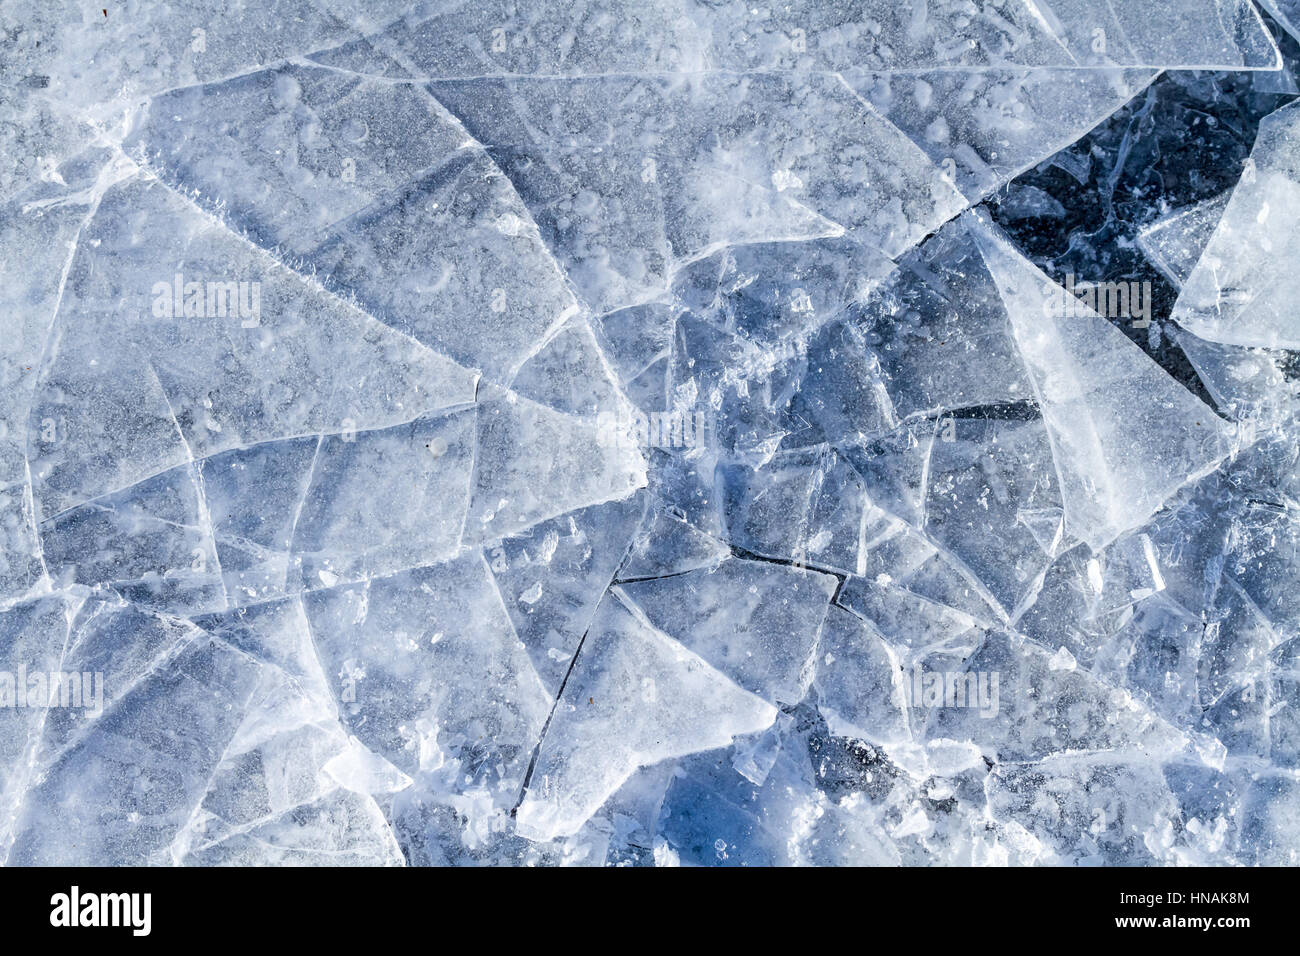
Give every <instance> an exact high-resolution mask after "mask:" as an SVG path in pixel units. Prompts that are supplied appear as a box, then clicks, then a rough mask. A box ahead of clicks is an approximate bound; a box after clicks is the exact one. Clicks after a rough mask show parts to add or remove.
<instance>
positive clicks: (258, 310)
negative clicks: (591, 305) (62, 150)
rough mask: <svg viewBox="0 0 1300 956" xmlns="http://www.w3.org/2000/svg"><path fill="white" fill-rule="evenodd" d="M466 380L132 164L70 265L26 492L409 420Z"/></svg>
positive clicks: (63, 493)
mask: <svg viewBox="0 0 1300 956" xmlns="http://www.w3.org/2000/svg"><path fill="white" fill-rule="evenodd" d="M127 220H129V221H130V222H132V223H133V224H134V225H133V226H132V228H131V229H124V228H122V227H121V223H122V222H123V221H127ZM144 236H155V237H157V236H166V237H167V239H166V241H165V242H158V243H149V242H145V241H144V240H143V237H144ZM87 356H90V358H87ZM476 381H477V375H476V374H475V373H474V372H471V371H470V370H468V369H466V368H463V367H461V366H458V365H456V364H455V363H453V362H451V361H450V360H448V359H447V358H445V357H444V356H442V355H439V354H437V353H435V352H433V351H431V350H430V349H428V348H426V347H424V346H422V345H421V344H420V343H419V342H416V341H415V340H414V339H412V338H410V337H408V336H405V335H402V334H401V333H399V332H395V331H393V330H392V329H390V328H388V327H387V326H385V325H383V324H382V323H380V322H377V321H375V320H374V319H373V318H371V317H370V316H368V315H367V314H366V313H364V312H362V311H361V310H360V309H358V308H356V307H355V306H352V305H350V304H348V303H347V302H344V301H343V300H341V299H339V298H337V297H336V296H333V295H331V294H329V293H328V292H325V291H324V290H323V289H321V288H320V287H319V286H318V285H316V284H314V283H312V282H311V281H310V280H307V279H304V278H303V277H302V276H300V275H298V274H297V273H295V272H292V271H291V270H289V269H287V268H285V267H284V266H283V265H281V264H280V263H279V262H277V261H276V260H275V259H273V258H272V257H271V256H270V255H268V254H267V253H266V252H264V251H263V250H261V249H259V248H258V247H256V246H255V245H253V244H252V243H250V242H248V241H246V240H244V239H242V238H241V237H239V236H237V235H234V234H232V233H231V232H229V231H228V230H227V229H225V228H224V227H223V226H222V225H221V224H220V223H219V222H217V221H216V220H214V219H212V218H211V217H209V216H207V215H205V214H204V213H202V212H200V211H199V210H198V209H197V208H196V207H194V206H193V205H192V204H190V203H189V202H187V201H186V200H185V199H183V198H182V197H181V196H179V195H177V194H176V193H174V192H173V191H172V190H170V189H169V188H167V187H166V186H164V185H163V184H162V183H160V182H158V181H157V180H155V179H152V178H149V177H147V176H144V175H140V176H137V177H134V178H132V179H130V180H128V181H126V182H124V183H122V184H120V185H118V186H116V187H114V188H113V189H111V190H109V192H108V193H107V194H106V195H105V196H104V199H103V202H102V203H101V204H100V206H99V210H98V212H97V214H96V217H95V219H94V220H93V221H92V222H91V223H90V225H89V226H88V227H87V229H86V230H85V234H84V235H83V237H82V241H81V242H80V244H79V245H78V248H77V253H76V255H75V257H74V258H73V261H72V265H71V268H70V270H69V273H68V277H67V281H66V283H65V287H64V291H63V297H62V300H61V303H60V308H59V315H58V318H57V320H56V321H55V325H54V330H53V332H52V334H51V344H50V347H49V350H48V353H47V355H46V358H45V365H44V366H43V367H42V369H41V374H40V377H39V379H38V381H37V390H36V395H35V398H34V401H33V407H32V411H31V418H30V430H29V441H30V445H31V447H30V452H29V454H30V458H31V460H32V465H33V472H34V473H33V478H34V486H35V487H34V490H35V496H36V501H37V504H38V506H39V507H40V509H41V518H42V519H45V518H48V517H51V516H53V515H55V514H57V513H58V512H60V511H63V510H65V509H67V508H69V507H71V506H73V505H76V504H80V503H81V502H83V501H85V500H87V499H90V498H94V497H96V496H98V495H101V494H104V493H107V492H111V491H115V490H117V489H119V488H123V487H126V486H128V485H130V484H134V483H135V482H137V481H140V480H142V479H143V478H146V477H148V476H149V475H153V474H156V473H158V472H160V471H163V470H165V469H166V468H169V467H172V466H174V465H178V464H181V463H183V462H185V461H187V460H189V459H190V458H191V455H192V456H193V457H194V458H201V457H205V456H207V455H212V454H215V453H217V452H220V451H224V450H227V449H230V448H236V447H240V446H243V445H247V444H251V443H253V442H257V441H265V440H267V439H272V438H288V437H293V436H297V435H304V434H311V433H319V432H322V431H324V432H344V431H348V430H356V429H358V428H375V427H382V426H384V425H393V424H396V423H398V422H404V421H410V420H411V419H413V418H416V417H417V416H418V415H420V414H421V413H424V412H428V411H432V410H435V409H440V408H446V407H448V406H451V405H455V404H462V403H468V402H471V401H473V398H474V389H475V385H476ZM343 383H346V384H343ZM72 422H79V423H80V424H79V425H78V427H75V428H74V427H72V425H71V423H72Z"/></svg>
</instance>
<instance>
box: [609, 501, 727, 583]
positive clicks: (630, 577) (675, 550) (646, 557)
mask: <svg viewBox="0 0 1300 956" xmlns="http://www.w3.org/2000/svg"><path fill="white" fill-rule="evenodd" d="M729 557H731V549H730V548H729V547H728V546H727V545H726V544H724V543H723V542H722V541H720V540H718V539H717V538H714V537H711V536H710V535H708V534H705V533H704V532H703V531H700V530H699V529H697V528H695V527H694V526H693V525H691V524H690V523H689V522H687V521H684V520H682V519H681V518H679V517H678V516H677V515H674V514H671V513H669V512H668V511H665V510H662V509H661V508H659V507H652V508H651V509H650V510H649V511H648V512H647V514H646V517H645V521H644V522H643V523H642V525H641V527H640V528H639V529H638V531H637V535H636V539H635V541H634V542H633V544H632V547H631V550H630V551H629V552H628V555H627V559H626V560H625V561H624V562H623V564H622V565H621V566H620V567H619V570H618V580H620V581H636V580H639V579H642V578H661V577H665V576H667V575H669V574H681V573H682V572H683V571H695V570H697V569H699V568H713V567H717V566H718V565H719V564H721V563H722V562H723V561H725V560H726V559H727V558H729Z"/></svg>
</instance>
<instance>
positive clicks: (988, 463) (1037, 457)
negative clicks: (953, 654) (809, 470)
mask: <svg viewBox="0 0 1300 956" xmlns="http://www.w3.org/2000/svg"><path fill="white" fill-rule="evenodd" d="M929 447H930V455H929V459H928V461H927V463H926V483H925V485H924V512H923V520H922V523H921V524H920V526H919V527H920V530H921V531H922V533H923V534H924V535H925V536H926V537H927V538H928V539H929V540H930V541H932V542H934V543H935V544H936V545H937V546H938V547H939V548H940V549H941V550H942V551H943V553H944V554H945V556H946V557H947V558H948V559H949V560H951V561H952V562H953V564H954V566H955V567H957V568H959V569H961V570H962V571H963V572H964V573H965V574H966V575H967V576H968V577H969V578H970V580H971V581H972V583H973V584H975V585H977V587H978V589H979V590H980V591H981V593H982V596H983V597H984V598H985V599H986V600H987V601H988V603H989V605H990V606H991V607H993V608H995V609H997V612H998V614H999V616H1001V617H1003V619H1005V616H1009V615H1011V614H1013V613H1014V612H1015V610H1016V609H1017V608H1018V607H1019V606H1020V605H1021V604H1022V602H1024V601H1026V600H1027V599H1029V598H1032V596H1033V595H1034V594H1035V593H1036V592H1037V590H1038V587H1039V585H1040V583H1041V581H1042V575H1043V573H1044V572H1045V571H1046V569H1047V566H1048V565H1049V564H1050V563H1051V560H1052V558H1053V557H1055V555H1056V551H1055V548H1056V547H1057V546H1058V545H1059V536H1058V535H1057V534H1054V533H1052V532H1051V531H1048V532H1046V533H1045V532H1044V529H1043V527H1042V521H1043V519H1044V518H1045V517H1046V519H1047V521H1049V522H1051V521H1052V518H1053V517H1055V523H1056V524H1057V526H1059V521H1060V517H1059V512H1060V507H1061V485H1060V482H1059V480H1058V477H1057V471H1056V468H1055V467H1054V465H1053V461H1052V446H1051V443H1050V442H1049V440H1048V433H1047V430H1046V428H1044V426H1043V422H1042V421H1041V420H1036V419H1032V418H1031V419H1029V420H1015V419H997V418H986V419H981V418H951V419H946V420H945V421H942V422H940V423H939V428H938V430H937V434H936V437H935V438H933V439H932V441H931V443H930V446H929ZM868 493H870V491H868Z"/></svg>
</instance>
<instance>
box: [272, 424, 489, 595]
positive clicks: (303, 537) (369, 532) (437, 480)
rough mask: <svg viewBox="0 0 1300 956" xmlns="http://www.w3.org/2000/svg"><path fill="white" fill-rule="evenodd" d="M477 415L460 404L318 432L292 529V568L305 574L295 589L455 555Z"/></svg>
mask: <svg viewBox="0 0 1300 956" xmlns="http://www.w3.org/2000/svg"><path fill="white" fill-rule="evenodd" d="M475 417H476V416H475V411H474V410H473V409H461V410H458V411H454V412H450V413H448V414H445V415H434V416H429V417H426V418H420V419H418V420H416V421H413V422H410V423H409V424H405V425H398V426H396V427H393V428H385V429H377V430H374V431H362V432H356V433H349V432H345V433H342V434H339V435H329V436H326V437H324V438H322V439H321V442H320V447H319V449H318V451H317V452H316V454H315V456H314V458H313V460H312V461H311V463H310V465H309V473H310V484H309V485H308V487H307V490H306V493H305V494H304V495H303V496H302V498H301V499H298V500H299V501H300V502H301V503H300V504H299V505H298V510H297V511H296V513H295V519H294V522H295V523H294V525H293V530H292V533H293V565H294V568H293V569H291V571H290V574H291V576H292V575H294V574H295V573H297V574H299V575H301V587H302V588H303V589H313V588H320V587H332V586H333V585H335V584H337V583H339V582H340V581H356V580H359V579H363V578H368V577H374V576H380V575H386V574H391V573H393V572H395V571H399V570H402V569H403V568H411V567H416V566H420V565H426V564H434V563H436V562H438V561H442V560H444V559H445V558H449V557H451V556H452V555H453V554H455V553H456V550H457V548H458V546H459V543H460V538H461V531H462V528H463V527H464V522H465V513H466V510H467V508H468V507H469V501H470V475H471V472H472V471H473V467H474V453H475V429H476V422H475ZM377 467H380V468H382V469H383V470H382V475H383V483H382V484H377V483H376V468H377ZM292 583H296V582H292ZM291 590H292V588H291Z"/></svg>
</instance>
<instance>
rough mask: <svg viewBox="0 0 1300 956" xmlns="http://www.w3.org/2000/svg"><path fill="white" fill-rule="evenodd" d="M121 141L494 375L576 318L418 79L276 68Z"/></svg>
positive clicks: (551, 266) (514, 206)
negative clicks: (380, 78) (360, 77)
mask: <svg viewBox="0 0 1300 956" xmlns="http://www.w3.org/2000/svg"><path fill="white" fill-rule="evenodd" d="M250 114H251V115H252V117H253V119H252V120H250V118H249V117H250ZM133 136H134V138H133V139H132V141H131V143H130V144H128V146H129V147H133V148H135V149H136V150H138V152H139V153H140V154H141V155H142V156H143V158H144V159H145V161H146V162H147V163H149V164H150V166H151V168H156V169H157V171H158V174H159V175H160V176H161V177H162V178H163V179H164V180H165V181H166V182H168V183H169V184H171V185H172V186H174V187H176V188H177V189H180V190H184V191H191V190H193V191H195V192H197V193H198V197H199V201H200V202H202V203H204V204H205V208H208V209H210V210H211V211H212V213H213V215H215V216H217V217H219V218H220V220H221V221H222V222H223V223H225V224H226V225H227V226H228V227H229V228H231V229H232V230H235V231H239V232H246V233H247V234H248V235H249V237H250V238H251V239H252V240H253V241H254V242H256V243H258V244H259V245H261V246H263V247H264V248H267V249H273V250H280V251H282V252H283V253H284V254H287V255H289V256H292V257H293V259H294V262H295V266H294V267H295V268H301V269H302V270H303V271H304V272H310V273H312V274H313V276H314V277H318V278H319V281H320V282H322V283H323V284H325V285H326V286H328V287H329V288H330V289H334V290H338V291H339V292H341V293H344V294H346V295H347V296H349V297H350V298H352V299H354V300H355V301H356V302H358V303H360V305H361V306H362V307H363V308H365V309H366V310H367V311H368V312H370V313H371V314H373V315H374V316H376V317H378V318H379V319H380V320H382V321H384V322H386V323H388V324H389V325H391V326H393V327H394V328H396V329H398V330H400V331H402V332H404V333H406V334H408V335H410V336H412V337H414V338H415V339H417V340H418V341H420V342H422V343H424V344H425V345H427V346H429V347H430V348H433V349H435V350H436V351H439V352H441V353H443V354H444V355H448V356H451V357H452V358H453V359H455V360H456V361H458V362H461V363H462V364H464V365H467V366H469V367H474V368H482V369H483V370H484V372H485V374H486V375H487V376H488V377H489V378H490V379H492V380H493V381H496V382H498V383H504V382H506V381H508V380H509V378H510V376H511V375H512V374H513V372H514V371H515V370H516V369H517V367H518V365H519V364H520V363H521V362H522V361H523V360H524V359H525V358H527V357H528V355H530V354H531V351H532V349H533V346H534V345H535V344H536V342H537V341H539V340H542V339H544V338H545V337H546V336H547V334H548V333H549V332H550V331H552V330H553V329H555V328H558V327H559V326H560V325H562V324H563V322H564V321H565V320H566V319H567V318H568V317H569V316H570V315H572V314H573V313H575V312H576V311H577V305H576V303H575V301H574V299H573V295H572V293H571V292H570V291H569V288H568V286H567V285H566V283H565V281H564V277H563V276H562V275H561V273H560V270H559V268H558V267H557V265H556V263H555V260H554V258H553V257H552V256H551V253H550V252H549V251H548V250H547V248H546V247H545V246H544V245H543V244H542V241H541V238H540V236H539V235H538V232H537V226H536V224H535V223H534V222H533V220H532V217H531V216H530V215H529V213H528V211H527V209H526V208H525V206H524V205H523V203H522V202H521V201H520V199H519V196H518V194H516V192H515V191H514V189H513V188H512V187H511V185H510V182H509V180H507V179H506V178H505V177H504V176H503V175H502V174H501V171H500V169H498V168H497V166H496V165H495V164H494V163H493V162H492V161H491V160H490V159H489V158H488V157H487V155H486V154H485V153H484V152H483V150H482V149H481V148H480V147H478V146H477V144H475V143H474V142H473V141H472V140H469V139H467V138H466V136H465V132H464V130H463V129H462V128H461V127H460V125H459V124H458V123H457V122H456V121H455V120H454V119H453V118H452V117H450V116H448V115H447V112H446V111H445V110H444V109H442V107H440V106H439V105H438V104H437V103H436V102H435V101H434V100H433V99H432V98H431V97H430V96H429V95H428V93H427V92H426V91H424V90H423V89H420V88H418V87H414V86H411V85H409V84H400V83H398V84H392V83H377V84H376V83H373V82H362V81H359V80H357V79H356V78H355V77H346V78H340V76H339V75H338V74H337V73H335V72H334V71H330V70H325V69H316V68H310V69H309V68H297V67H281V68H277V69H274V70H267V71H263V72H261V73H258V74H255V75H253V76H249V77H241V78H239V79H237V80H232V81H229V82H226V83H219V84H215V85H213V86H211V87H202V88H197V89H190V90H179V91H176V92H174V93H172V94H169V96H168V97H167V98H166V99H165V100H164V101H163V102H161V103H159V104H158V105H157V106H156V108H155V109H153V110H152V111H151V112H150V114H149V116H148V118H147V120H146V121H145V122H144V124H143V125H142V126H141V128H140V129H139V130H137V131H136V132H135V133H134V134H133ZM200 142H204V143H208V146H206V147H204V148H203V149H202V150H198V149H195V148H194V144H197V143H200ZM408 142H410V143H418V144H419V145H418V146H417V147H416V148H415V149H414V150H411V149H408V148H407V146H406V145H405V144H407V143H408ZM395 143H401V144H403V145H402V146H401V147H400V148H399V147H397V146H395V145H394V144H395ZM174 144H180V145H174ZM268 144H269V145H268ZM214 151H216V155H214ZM286 196H288V197H291V198H290V199H289V200H287V201H286V200H285V198H284V197H286ZM471 248H472V249H474V250H475V252H474V254H473V255H468V254H467V253H466V250H467V249H471Z"/></svg>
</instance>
